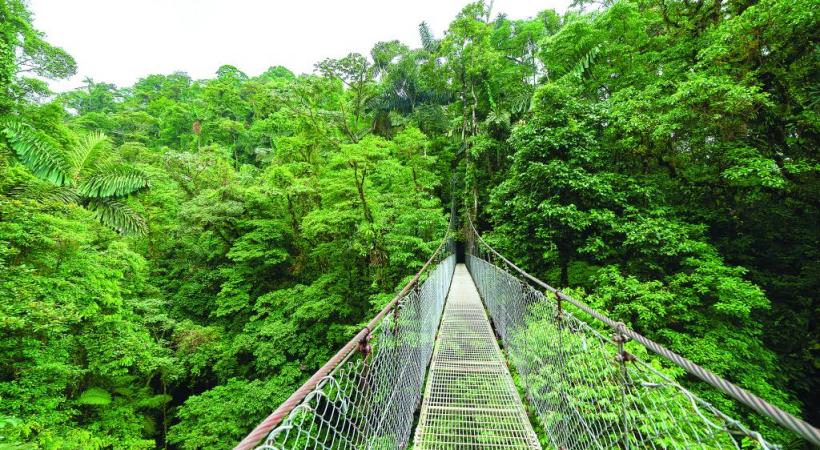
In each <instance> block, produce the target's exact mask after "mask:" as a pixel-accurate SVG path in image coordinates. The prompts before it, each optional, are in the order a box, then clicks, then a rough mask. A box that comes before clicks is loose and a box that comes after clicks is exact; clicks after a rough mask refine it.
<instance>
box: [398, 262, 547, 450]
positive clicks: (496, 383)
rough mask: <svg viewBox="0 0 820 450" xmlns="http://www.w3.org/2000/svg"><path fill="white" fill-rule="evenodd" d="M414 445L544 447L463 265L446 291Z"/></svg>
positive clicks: (423, 449)
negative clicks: (528, 415) (448, 290)
mask: <svg viewBox="0 0 820 450" xmlns="http://www.w3.org/2000/svg"><path fill="white" fill-rule="evenodd" d="M414 447H415V448H416V449H418V450H428V449H429V450H432V449H456V448H458V449H470V448H473V449H540V448H541V447H540V446H539V444H538V439H537V438H536V436H535V433H534V432H533V430H532V427H531V426H530V422H529V419H528V418H527V415H526V413H525V412H524V407H523V405H522V404H521V399H520V398H519V396H518V392H517V391H516V388H515V385H514V384H513V381H512V377H511V376H510V373H509V371H508V370H507V366H506V364H505V362H504V356H503V355H502V354H501V350H500V349H499V347H498V343H497V342H496V338H495V335H494V334H493V330H492V328H490V322H489V320H488V319H487V314H486V313H485V312H484V307H483V305H482V303H481V299H480V298H479V295H478V291H477V290H476V287H475V284H474V283H473V279H472V277H470V273H469V272H468V271H467V268H466V267H465V266H464V265H463V264H459V265H457V266H456V270H455V274H454V276H453V283H452V285H451V287H450V294H449V295H448V296H447V303H446V306H445V309H444V317H443V318H442V322H441V328H440V329H439V333H438V337H437V339H436V345H435V350H434V352H433V360H432V363H431V365H430V371H429V373H428V377H427V386H426V388H425V392H424V402H423V403H422V407H421V417H420V419H419V424H418V427H417V428H416V434H415V442H414Z"/></svg>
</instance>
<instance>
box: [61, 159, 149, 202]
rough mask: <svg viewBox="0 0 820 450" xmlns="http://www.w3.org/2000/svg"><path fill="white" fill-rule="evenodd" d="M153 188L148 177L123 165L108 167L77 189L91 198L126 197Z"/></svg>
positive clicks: (100, 170) (90, 177)
mask: <svg viewBox="0 0 820 450" xmlns="http://www.w3.org/2000/svg"><path fill="white" fill-rule="evenodd" d="M150 186H151V181H150V180H149V179H148V175H146V174H145V173H143V172H142V171H140V170H137V169H134V168H131V167H128V166H123V165H106V166H103V167H101V168H100V169H99V170H98V171H97V172H95V173H94V174H92V175H91V176H89V177H88V178H87V179H85V180H84V181H83V182H82V183H81V184H80V186H79V188H78V189H77V191H78V192H79V193H80V195H82V196H84V197H90V198H105V197H124V196H126V195H129V194H133V193H134V192H137V191H140V190H142V189H147V188H148V187H150Z"/></svg>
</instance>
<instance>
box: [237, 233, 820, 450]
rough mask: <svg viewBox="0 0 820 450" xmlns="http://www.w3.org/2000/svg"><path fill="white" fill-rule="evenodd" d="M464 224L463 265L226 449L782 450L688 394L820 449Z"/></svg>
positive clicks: (426, 279) (445, 268)
mask: <svg viewBox="0 0 820 450" xmlns="http://www.w3.org/2000/svg"><path fill="white" fill-rule="evenodd" d="M466 222H467V223H466V224H465V225H464V232H463V233H462V235H461V238H462V242H465V246H464V247H465V248H466V251H465V252H464V255H463V256H461V257H460V258H459V259H463V263H462V261H458V262H457V255H456V245H455V242H454V233H453V232H450V233H449V234H448V236H446V237H445V238H444V239H443V240H442V242H441V244H440V245H439V247H438V248H437V249H436V251H435V252H434V253H433V255H432V256H431V257H430V258H429V260H428V261H427V262H426V263H425V264H424V265H423V267H422V268H421V269H420V270H419V272H418V273H417V274H416V276H415V277H413V279H412V280H410V282H408V283H407V285H405V287H404V288H403V289H402V290H401V291H400V292H399V293H398V294H397V295H396V297H395V298H394V299H393V300H392V301H390V302H389V303H388V304H387V305H386V306H385V307H384V308H383V309H382V310H381V311H379V312H378V313H377V314H376V316H375V317H373V318H372V319H371V320H370V322H368V324H367V325H366V326H364V327H363V328H362V329H361V331H359V333H357V334H356V336H354V337H353V339H351V340H350V341H349V342H348V343H347V344H346V345H345V346H344V347H343V348H342V349H341V350H339V352H338V353H337V354H336V355H335V356H334V357H333V358H331V359H330V360H329V361H328V362H327V363H326V364H325V365H324V366H322V367H321V368H320V369H319V370H318V371H317V372H316V373H315V374H314V375H313V376H312V377H311V378H310V379H309V380H308V381H307V382H305V383H304V384H303V385H302V386H301V387H300V388H299V389H297V390H296V391H295V392H294V393H293V394H292V395H291V396H290V397H289V398H288V399H287V400H286V401H285V402H284V403H282V404H281V405H279V407H278V408H277V409H276V410H275V411H274V412H273V413H272V414H270V415H269V416H268V417H267V418H266V419H265V420H263V421H262V422H261V423H260V424H259V425H258V426H257V427H256V428H255V429H254V430H253V431H251V433H250V434H249V435H248V436H246V437H245V439H243V440H242V442H240V443H239V444H238V445H237V446H236V447H235V449H234V450H251V449H259V450H285V449H325V450H332V449H368V450H369V449H374V450H387V449H403V448H409V447H412V448H413V449H415V450H439V449H440V450H445V449H476V450H478V449H541V448H544V449H556V450H574V449H601V450H606V449H658V450H660V449H664V450H665V449H738V450H739V449H741V448H743V449H746V448H761V449H778V448H782V447H781V446H780V445H778V444H780V443H777V442H770V441H769V440H767V438H766V437H765V436H763V435H762V434H761V433H759V432H757V431H755V430H753V429H752V428H750V427H749V426H747V425H746V424H744V423H742V422H741V421H739V420H737V419H735V418H734V417H732V416H730V415H729V414H726V413H724V412H723V411H721V410H720V409H719V408H717V407H716V406H714V405H713V403H710V402H708V401H706V400H704V399H703V398H702V397H701V396H699V395H696V394H695V393H694V392H693V390H694V389H693V388H692V386H694V385H697V386H698V389H699V392H702V391H703V390H707V389H710V390H712V391H713V393H714V394H715V395H719V396H723V397H722V398H727V397H728V398H731V399H732V400H734V401H736V402H738V403H740V404H742V405H744V406H745V407H747V408H749V409H750V410H751V411H750V414H757V415H760V416H762V417H764V418H765V419H767V420H769V421H771V422H772V423H773V426H780V427H783V428H785V429H787V430H789V431H790V432H792V433H793V434H794V435H795V436H797V437H799V438H802V439H803V440H805V442H807V443H809V444H813V445H815V446H820V431H818V429H817V428H815V427H813V426H812V425H810V424H808V423H806V422H804V421H802V420H801V419H799V418H797V417H794V416H792V415H791V414H789V413H787V412H785V411H783V410H781V409H779V408H777V407H776V406H773V405H771V404H769V403H768V402H766V401H765V400H763V399H761V398H759V397H757V396H755V395H754V394H751V393H750V392H748V391H746V390H744V389H742V388H740V387H738V386H736V385H734V384H732V383H730V382H729V381H727V380H725V379H723V378H721V377H719V376H717V375H715V374H714V373H712V372H710V371H708V370H707V369H704V368H702V367H700V366H698V365H696V364H695V363H693V362H692V361H690V360H688V359H686V358H684V357H683V356H681V355H678V354H676V353H674V352H672V351H670V350H668V349H667V348H665V347H664V346H662V345H661V344H659V343H657V342H654V341H652V340H650V339H648V338H646V337H644V336H642V335H641V334H639V333H637V332H635V331H633V330H631V329H629V328H628V327H626V326H625V325H624V324H623V323H620V322H617V321H614V320H612V319H610V318H609V317H607V316H606V315H604V314H602V313H601V312H599V311H596V310H594V309H592V308H591V307H589V306H588V305H586V304H585V303H583V302H581V301H578V300H576V299H574V298H572V297H571V296H569V295H566V294H565V293H563V292H561V291H559V290H557V289H555V288H553V287H551V286H549V285H547V284H546V283H544V282H542V281H541V280H539V279H537V278H535V277H533V276H531V275H530V274H528V273H527V272H525V271H524V270H522V269H521V268H519V267H518V266H516V265H515V264H514V263H513V262H511V261H509V260H508V259H506V258H505V257H504V256H503V255H501V254H500V253H498V252H497V251H496V250H494V249H493V248H492V247H490V246H489V245H488V244H487V243H486V242H485V241H484V240H483V239H482V237H481V236H480V235H479V234H478V232H477V231H476V229H475V227H474V226H473V224H472V222H471V221H470V220H469V218H468V220H467V221H466ZM499 343H500V344H501V346H499ZM502 348H503V349H504V351H503V352H502ZM684 379H685V380H686V382H684V381H681V380H684ZM514 380H515V381H514ZM710 398H721V397H713V396H711V395H710ZM774 424H776V425H774Z"/></svg>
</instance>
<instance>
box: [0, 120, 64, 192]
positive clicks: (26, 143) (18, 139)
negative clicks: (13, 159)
mask: <svg viewBox="0 0 820 450" xmlns="http://www.w3.org/2000/svg"><path fill="white" fill-rule="evenodd" d="M0 132H2V134H3V135H4V136H5V137H6V140H7V141H8V143H9V146H10V147H11V148H13V149H14V151H15V152H16V153H17V157H18V158H19V159H20V162H22V163H23V165H25V166H26V167H27V168H28V169H29V170H31V172H32V173H33V174H34V176H36V177H38V178H41V179H43V180H46V181H49V182H51V183H54V184H56V185H57V186H62V185H64V184H67V183H69V182H70V177H69V173H70V165H69V163H68V161H67V160H66V158H65V155H63V154H62V152H61V151H60V150H59V149H58V148H57V147H55V146H54V145H52V143H50V142H49V141H47V140H46V139H45V138H44V137H43V136H40V135H38V134H37V133H36V131H35V130H34V129H33V128H32V127H30V126H28V125H24V124H22V123H19V122H6V123H2V124H0Z"/></svg>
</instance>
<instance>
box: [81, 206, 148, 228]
mask: <svg viewBox="0 0 820 450" xmlns="http://www.w3.org/2000/svg"><path fill="white" fill-rule="evenodd" d="M88 209H89V210H90V211H91V212H92V213H94V216H95V217H96V218H97V220H99V221H100V222H102V223H103V224H104V225H107V226H109V227H111V228H113V229H114V230H115V231H117V232H118V233H121V234H126V235H144V234H145V233H146V232H147V231H148V230H147V225H146V224H145V219H143V217H142V216H141V215H139V213H137V212H136V211H134V210H133V209H131V208H130V207H129V206H128V205H126V204H125V203H122V202H118V201H116V200H112V199H109V198H98V199H93V200H91V202H89V204H88Z"/></svg>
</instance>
